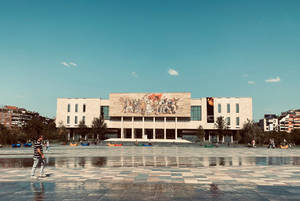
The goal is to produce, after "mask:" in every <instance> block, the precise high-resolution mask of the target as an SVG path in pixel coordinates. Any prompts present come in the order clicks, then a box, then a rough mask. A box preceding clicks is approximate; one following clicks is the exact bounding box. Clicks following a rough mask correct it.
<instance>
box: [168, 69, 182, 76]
mask: <svg viewBox="0 0 300 201" xmlns="http://www.w3.org/2000/svg"><path fill="white" fill-rule="evenodd" d="M168 73H169V75H171V76H178V75H179V73H178V72H177V71H176V70H174V69H172V68H170V69H169V70H168Z"/></svg>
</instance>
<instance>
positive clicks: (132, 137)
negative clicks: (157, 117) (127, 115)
mask: <svg viewBox="0 0 300 201" xmlns="http://www.w3.org/2000/svg"><path fill="white" fill-rule="evenodd" d="M133 122H134V117H132V119H131V123H132V124H131V139H134V138H135V136H134V124H133Z"/></svg>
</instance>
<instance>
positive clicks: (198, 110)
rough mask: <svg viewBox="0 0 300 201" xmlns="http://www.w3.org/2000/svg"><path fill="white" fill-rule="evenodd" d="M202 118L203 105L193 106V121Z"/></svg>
mask: <svg viewBox="0 0 300 201" xmlns="http://www.w3.org/2000/svg"><path fill="white" fill-rule="evenodd" d="M201 119H202V113H201V106H192V107H191V121H201Z"/></svg>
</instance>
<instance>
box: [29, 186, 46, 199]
mask: <svg viewBox="0 0 300 201" xmlns="http://www.w3.org/2000/svg"><path fill="white" fill-rule="evenodd" d="M30 185H31V191H32V192H33V193H34V200H35V201H43V200H44V199H45V188H44V183H43V182H40V181H37V182H31V183H30Z"/></svg>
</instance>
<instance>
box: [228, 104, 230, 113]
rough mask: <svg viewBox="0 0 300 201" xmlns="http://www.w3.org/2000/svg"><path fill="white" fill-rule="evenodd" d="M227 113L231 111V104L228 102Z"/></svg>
mask: <svg viewBox="0 0 300 201" xmlns="http://www.w3.org/2000/svg"><path fill="white" fill-rule="evenodd" d="M227 113H230V104H229V103H228V104H227Z"/></svg>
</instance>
